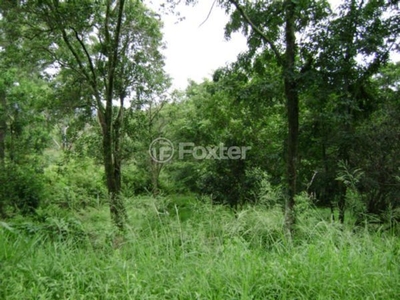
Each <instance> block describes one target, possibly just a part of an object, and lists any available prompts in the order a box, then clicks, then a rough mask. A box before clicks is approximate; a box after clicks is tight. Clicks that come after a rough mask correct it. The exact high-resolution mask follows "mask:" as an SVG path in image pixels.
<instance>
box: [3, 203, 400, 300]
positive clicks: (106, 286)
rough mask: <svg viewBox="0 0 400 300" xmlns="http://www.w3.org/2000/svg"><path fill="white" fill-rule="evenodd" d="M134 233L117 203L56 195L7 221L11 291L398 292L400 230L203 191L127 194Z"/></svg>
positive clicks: (122, 294) (125, 294)
mask: <svg viewBox="0 0 400 300" xmlns="http://www.w3.org/2000/svg"><path fill="white" fill-rule="evenodd" d="M127 202H128V203H127V204H128V214H129V226H128V229H127V232H126V234H125V236H123V237H122V236H118V235H116V234H115V232H113V227H112V226H111V224H110V221H109V213H108V209H107V207H106V206H101V205H99V206H98V207H97V208H87V209H85V210H82V211H78V212H74V213H71V212H67V211H65V210H62V209H60V208H58V207H56V206H54V207H49V208H47V209H46V210H39V211H38V214H37V216H36V217H35V218H33V219H32V220H27V219H26V218H22V217H21V218H20V219H18V218H17V219H13V220H11V221H10V222H7V223H4V222H0V270H1V272H0V299H18V300H20V299H396V298H397V297H398V295H400V239H399V237H398V236H396V234H394V233H393V232H390V231H386V230H383V229H382V228H369V227H358V228H356V229H354V228H353V227H352V226H349V225H348V226H341V225H339V224H337V223H332V222H330V221H329V220H328V219H329V218H327V217H326V216H323V217H322V216H321V215H323V213H321V211H319V210H315V209H309V210H305V211H302V213H301V214H300V215H299V222H298V224H297V233H296V237H295V238H294V240H293V241H292V242H289V241H288V240H287V239H286V238H285V235H284V231H283V227H282V225H283V215H282V212H281V210H280V209H279V208H276V209H269V210H267V209H265V208H263V207H248V208H245V209H243V210H242V211H240V212H238V213H237V214H234V213H233V212H232V211H231V210H229V209H227V208H225V207H221V206H211V205H209V204H208V203H204V202H201V201H197V200H195V199H193V198H192V197H184V196H177V197H169V198H160V199H156V200H155V199H152V198H148V197H138V198H132V199H127Z"/></svg>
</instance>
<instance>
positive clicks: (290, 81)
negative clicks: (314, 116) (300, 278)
mask: <svg viewBox="0 0 400 300" xmlns="http://www.w3.org/2000/svg"><path fill="white" fill-rule="evenodd" d="M295 11H296V4H295V3H294V1H291V0H288V1H286V28H285V37H286V53H285V67H284V69H283V72H284V84H285V96H286V108H287V114H288V139H287V162H286V164H287V181H288V182H287V183H288V198H287V201H286V209H285V225H286V229H287V231H288V233H289V234H292V233H293V229H294V224H295V221H296V220H295V215H294V206H295V195H296V184H297V183H296V181H297V159H298V157H297V156H298V134H299V95H298V90H297V83H296V70H295V59H296V36H295Z"/></svg>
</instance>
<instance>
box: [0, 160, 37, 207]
mask: <svg viewBox="0 0 400 300" xmlns="http://www.w3.org/2000/svg"><path fill="white" fill-rule="evenodd" d="M42 198H43V173H42V170H38V169H36V168H34V166H32V165H15V164H8V165H6V166H5V167H4V169H3V170H2V171H1V172H0V201H1V205H0V207H2V208H3V211H0V213H2V214H3V215H6V214H7V212H9V211H10V210H12V211H13V212H14V213H15V212H18V211H19V212H21V213H22V214H24V215H27V214H30V213H33V212H34V211H35V209H36V208H38V207H39V204H40V201H41V199H42Z"/></svg>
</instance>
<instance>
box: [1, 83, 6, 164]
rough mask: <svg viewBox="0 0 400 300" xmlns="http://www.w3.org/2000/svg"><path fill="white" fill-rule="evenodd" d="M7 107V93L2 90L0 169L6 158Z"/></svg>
mask: <svg viewBox="0 0 400 300" xmlns="http://www.w3.org/2000/svg"><path fill="white" fill-rule="evenodd" d="M6 116H7V105H6V93H5V91H4V90H1V89H0V167H3V166H4V161H5V157H6V143H5V140H6V131H7V123H6Z"/></svg>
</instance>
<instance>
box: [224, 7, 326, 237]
mask: <svg viewBox="0 0 400 300" xmlns="http://www.w3.org/2000/svg"><path fill="white" fill-rule="evenodd" d="M221 3H223V4H224V5H225V7H226V9H227V11H228V12H230V10H231V5H233V6H234V8H235V11H234V12H233V13H232V14H231V21H230V23H229V24H228V25H227V35H228V36H229V35H230V33H231V32H232V31H236V30H239V29H241V28H242V29H243V32H244V33H245V34H246V35H247V37H248V45H249V47H250V50H249V51H250V53H251V54H253V55H257V54H258V51H260V49H261V52H262V53H263V55H265V56H268V57H270V58H271V59H272V58H273V59H275V60H276V62H277V64H278V65H279V67H280V68H281V76H282V80H283V82H284V94H285V99H286V114H287V129H288V132H287V139H286V180H287V191H288V197H287V201H286V210H285V223H286V228H287V230H288V232H289V233H291V232H292V231H293V225H294V223H295V216H294V205H295V195H296V190H297V167H298V159H299V158H298V136H299V93H300V88H299V79H300V78H301V76H302V73H304V72H305V71H306V70H307V69H308V68H309V65H310V58H309V57H307V56H305V55H304V51H302V49H301V45H302V44H301V42H302V39H303V38H305V36H306V35H307V34H308V33H309V32H310V31H311V30H312V27H314V28H315V27H317V26H318V24H319V23H320V22H321V21H322V20H323V19H324V18H326V16H327V15H328V13H329V9H328V4H327V2H326V1H292V0H285V1H256V2H249V1H238V0H229V1H221ZM249 29H250V30H249ZM296 35H302V37H301V38H300V42H299V41H298V40H297V37H296Z"/></svg>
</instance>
